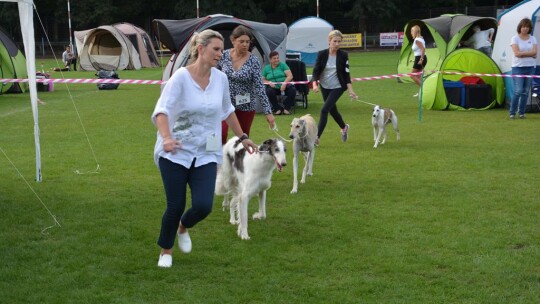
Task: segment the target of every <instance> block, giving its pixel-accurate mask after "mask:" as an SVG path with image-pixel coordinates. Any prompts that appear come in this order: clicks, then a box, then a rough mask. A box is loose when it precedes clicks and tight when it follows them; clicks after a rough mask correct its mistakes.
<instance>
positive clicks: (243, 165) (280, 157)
mask: <svg viewBox="0 0 540 304" xmlns="http://www.w3.org/2000/svg"><path fill="white" fill-rule="evenodd" d="M285 152H286V146H285V144H284V143H283V142H282V141H281V140H278V139H268V140H266V141H265V142H264V143H263V144H262V145H260V146H259V152H258V153H253V154H250V153H248V152H247V151H246V149H245V148H244V146H242V144H241V142H240V141H239V140H238V137H236V136H235V137H233V138H231V139H229V141H227V143H226V144H225V146H223V164H222V165H221V168H220V170H219V172H218V176H217V179H216V190H215V193H216V194H217V195H224V196H225V200H224V201H223V205H224V207H225V206H226V205H228V204H229V202H228V194H229V193H231V194H232V198H231V201H230V206H229V208H230V219H229V221H230V223H231V224H238V236H239V237H240V238H241V239H243V240H249V235H248V204H249V200H250V199H251V198H252V197H254V196H255V195H259V211H258V212H256V213H255V214H253V219H265V218H266V190H268V189H270V186H271V185H272V173H273V171H274V169H275V168H277V169H278V171H280V172H281V170H282V169H283V167H284V166H286V165H287V159H286V155H285Z"/></svg>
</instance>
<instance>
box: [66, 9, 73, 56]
mask: <svg viewBox="0 0 540 304" xmlns="http://www.w3.org/2000/svg"><path fill="white" fill-rule="evenodd" d="M67 10H68V27H69V47H70V48H71V51H72V52H73V39H72V38H71V36H72V35H71V8H70V6H69V0H67Z"/></svg>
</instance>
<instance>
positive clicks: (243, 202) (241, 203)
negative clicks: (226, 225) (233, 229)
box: [238, 189, 249, 240]
mask: <svg viewBox="0 0 540 304" xmlns="http://www.w3.org/2000/svg"><path fill="white" fill-rule="evenodd" d="M246 192H247V191H246V190H244V189H242V194H240V196H239V197H240V199H239V200H238V207H239V208H238V211H239V212H238V213H239V217H240V224H239V225H238V236H239V237H240V238H241V239H242V240H249V234H248V214H247V213H248V204H249V201H248V200H249V196H248V195H247V194H245V193H246Z"/></svg>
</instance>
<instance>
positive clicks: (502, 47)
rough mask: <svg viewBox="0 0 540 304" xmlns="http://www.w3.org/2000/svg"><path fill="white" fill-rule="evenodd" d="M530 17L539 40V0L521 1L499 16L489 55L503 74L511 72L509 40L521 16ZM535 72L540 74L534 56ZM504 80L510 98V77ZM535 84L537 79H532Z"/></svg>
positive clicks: (507, 97) (508, 98) (537, 59)
mask: <svg viewBox="0 0 540 304" xmlns="http://www.w3.org/2000/svg"><path fill="white" fill-rule="evenodd" d="M525 17H527V18H530V19H531V20H532V22H533V27H534V29H533V35H534V36H535V37H536V40H537V41H540V18H539V17H540V0H531V1H522V2H520V3H518V4H516V5H514V6H513V7H511V8H509V9H507V10H506V11H505V12H504V13H502V14H501V15H500V16H499V17H498V20H499V28H498V29H497V37H495V42H494V44H493V53H492V54H491V57H492V58H493V60H494V61H495V62H496V63H497V64H498V65H499V68H500V69H501V72H502V73H503V74H511V73H512V56H513V52H512V47H511V46H510V40H511V39H512V36H514V35H516V34H517V32H516V29H517V25H518V23H519V21H521V19H523V18H525ZM536 74H537V75H539V74H540V57H538V56H537V57H536ZM504 82H505V84H506V88H507V89H506V99H507V100H511V99H512V87H513V82H512V78H508V77H505V78H504ZM534 82H535V83H536V84H537V83H538V82H539V80H538V79H537V78H535V79H534ZM531 103H532V100H529V105H528V106H527V108H528V109H533V108H534V107H531V106H530V105H531Z"/></svg>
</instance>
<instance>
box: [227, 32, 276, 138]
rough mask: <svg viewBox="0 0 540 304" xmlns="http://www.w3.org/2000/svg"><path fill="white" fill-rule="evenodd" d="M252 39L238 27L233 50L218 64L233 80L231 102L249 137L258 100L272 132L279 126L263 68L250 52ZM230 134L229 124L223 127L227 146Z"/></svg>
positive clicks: (232, 35) (233, 41)
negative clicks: (264, 80) (273, 112)
mask: <svg viewBox="0 0 540 304" xmlns="http://www.w3.org/2000/svg"><path fill="white" fill-rule="evenodd" d="M252 37H253V35H252V34H251V31H250V30H249V29H248V28H247V27H245V26H243V25H239V26H237V27H236V28H235V29H234V30H233V31H232V33H231V42H232V45H233V47H232V48H230V49H228V50H225V52H223V57H221V60H220V61H219V63H218V69H220V70H221V71H223V73H225V74H226V75H227V78H228V79H229V88H230V94H231V102H232V104H233V105H234V107H235V112H236V116H237V117H238V121H239V122H240V126H241V127H242V130H244V132H245V133H246V134H247V135H249V131H250V130H251V124H252V122H253V119H254V118H255V100H256V99H255V98H256V97H257V98H258V99H259V101H260V102H261V104H262V107H263V112H264V114H265V115H266V121H268V124H269V125H270V128H271V129H273V128H274V124H275V120H274V116H273V115H272V107H271V106H270V102H269V101H268V96H266V91H265V89H264V84H263V82H262V76H261V71H262V68H261V64H260V63H259V59H258V58H257V57H256V56H255V55H253V54H252V53H251V52H250V51H249V47H250V44H251V40H252ZM228 131H229V130H228V128H227V124H225V123H223V126H222V134H221V141H222V143H223V144H225V143H226V142H227V134H228Z"/></svg>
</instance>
